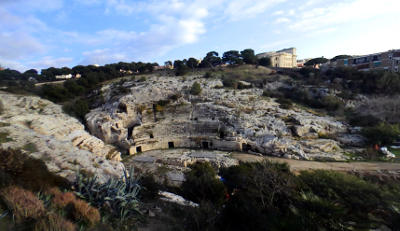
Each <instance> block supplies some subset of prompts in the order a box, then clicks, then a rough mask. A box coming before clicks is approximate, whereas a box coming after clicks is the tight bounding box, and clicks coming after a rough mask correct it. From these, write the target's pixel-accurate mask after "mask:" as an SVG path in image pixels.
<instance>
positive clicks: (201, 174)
mask: <svg viewBox="0 0 400 231" xmlns="http://www.w3.org/2000/svg"><path fill="white" fill-rule="evenodd" d="M190 168H191V170H190V171H189V172H187V173H186V174H185V179H186V180H185V182H183V184H182V191H183V194H184V197H185V198H187V199H189V200H192V201H195V202H201V201H205V200H208V201H211V202H212V203H213V204H216V205H219V204H222V202H223V200H224V197H225V187H224V184H223V183H222V182H221V181H220V180H218V178H217V174H216V172H215V170H214V169H213V168H212V167H211V165H210V164H209V163H207V162H206V163H195V164H194V165H192V166H190Z"/></svg>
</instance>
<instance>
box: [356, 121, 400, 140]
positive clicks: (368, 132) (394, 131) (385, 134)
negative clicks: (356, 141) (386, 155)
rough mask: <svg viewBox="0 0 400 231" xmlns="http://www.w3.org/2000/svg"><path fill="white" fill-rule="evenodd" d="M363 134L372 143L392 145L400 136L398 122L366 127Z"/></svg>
mask: <svg viewBox="0 0 400 231" xmlns="http://www.w3.org/2000/svg"><path fill="white" fill-rule="evenodd" d="M362 133H363V135H364V136H365V137H366V138H367V139H368V140H369V142H370V143H371V144H379V145H390V144H392V143H393V142H394V141H396V140H398V139H399V138H400V127H399V125H398V124H393V125H392V124H388V123H383V122H382V123H379V124H378V125H376V126H374V127H367V128H364V129H363V131H362Z"/></svg>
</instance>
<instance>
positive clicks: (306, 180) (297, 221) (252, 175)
mask: <svg viewBox="0 0 400 231" xmlns="http://www.w3.org/2000/svg"><path fill="white" fill-rule="evenodd" d="M219 174H220V176H221V180H222V181H220V183H218V182H217V181H218V180H217V178H216V177H217V176H216V174H215V171H214V170H213V169H212V168H211V166H209V164H207V163H198V164H196V165H195V166H194V167H193V168H192V170H191V171H190V172H189V173H187V177H188V179H189V181H187V182H185V184H184V185H183V192H184V194H185V195H187V196H188V198H191V199H193V200H195V201H198V202H199V203H200V207H199V208H197V209H192V210H190V209H187V210H185V213H186V214H184V213H182V214H179V213H178V215H179V216H184V219H183V222H182V220H181V225H182V228H181V229H182V230H369V229H377V228H382V227H389V228H391V229H392V230H399V228H400V226H399V225H400V223H399V218H400V213H399V206H400V201H399V198H400V197H399V196H400V188H399V186H398V184H397V182H392V181H389V180H388V181H387V182H380V181H377V180H376V179H375V178H371V179H363V178H360V177H357V176H354V175H350V174H346V173H339V172H333V171H323V170H317V171H306V172H301V173H300V174H299V175H294V174H293V173H292V172H290V170H289V168H288V166H287V165H285V164H278V163H271V162H262V163H241V164H240V165H238V166H234V167H230V168H225V169H221V170H220V172H219ZM221 187H222V188H221ZM205 192H207V193H206V194H205ZM221 200H222V203H221ZM188 211H190V212H188Z"/></svg>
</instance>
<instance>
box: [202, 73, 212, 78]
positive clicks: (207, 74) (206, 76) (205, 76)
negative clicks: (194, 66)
mask: <svg viewBox="0 0 400 231" xmlns="http://www.w3.org/2000/svg"><path fill="white" fill-rule="evenodd" d="M212 77H213V74H212V73H211V72H208V71H207V72H206V73H205V74H204V76H203V78H206V79H209V78H212Z"/></svg>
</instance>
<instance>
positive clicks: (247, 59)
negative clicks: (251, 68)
mask: <svg viewBox="0 0 400 231" xmlns="http://www.w3.org/2000/svg"><path fill="white" fill-rule="evenodd" d="M240 55H241V56H242V58H243V62H244V63H246V64H257V57H256V55H255V54H254V50H253V49H245V50H243V51H241V52H240Z"/></svg>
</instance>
